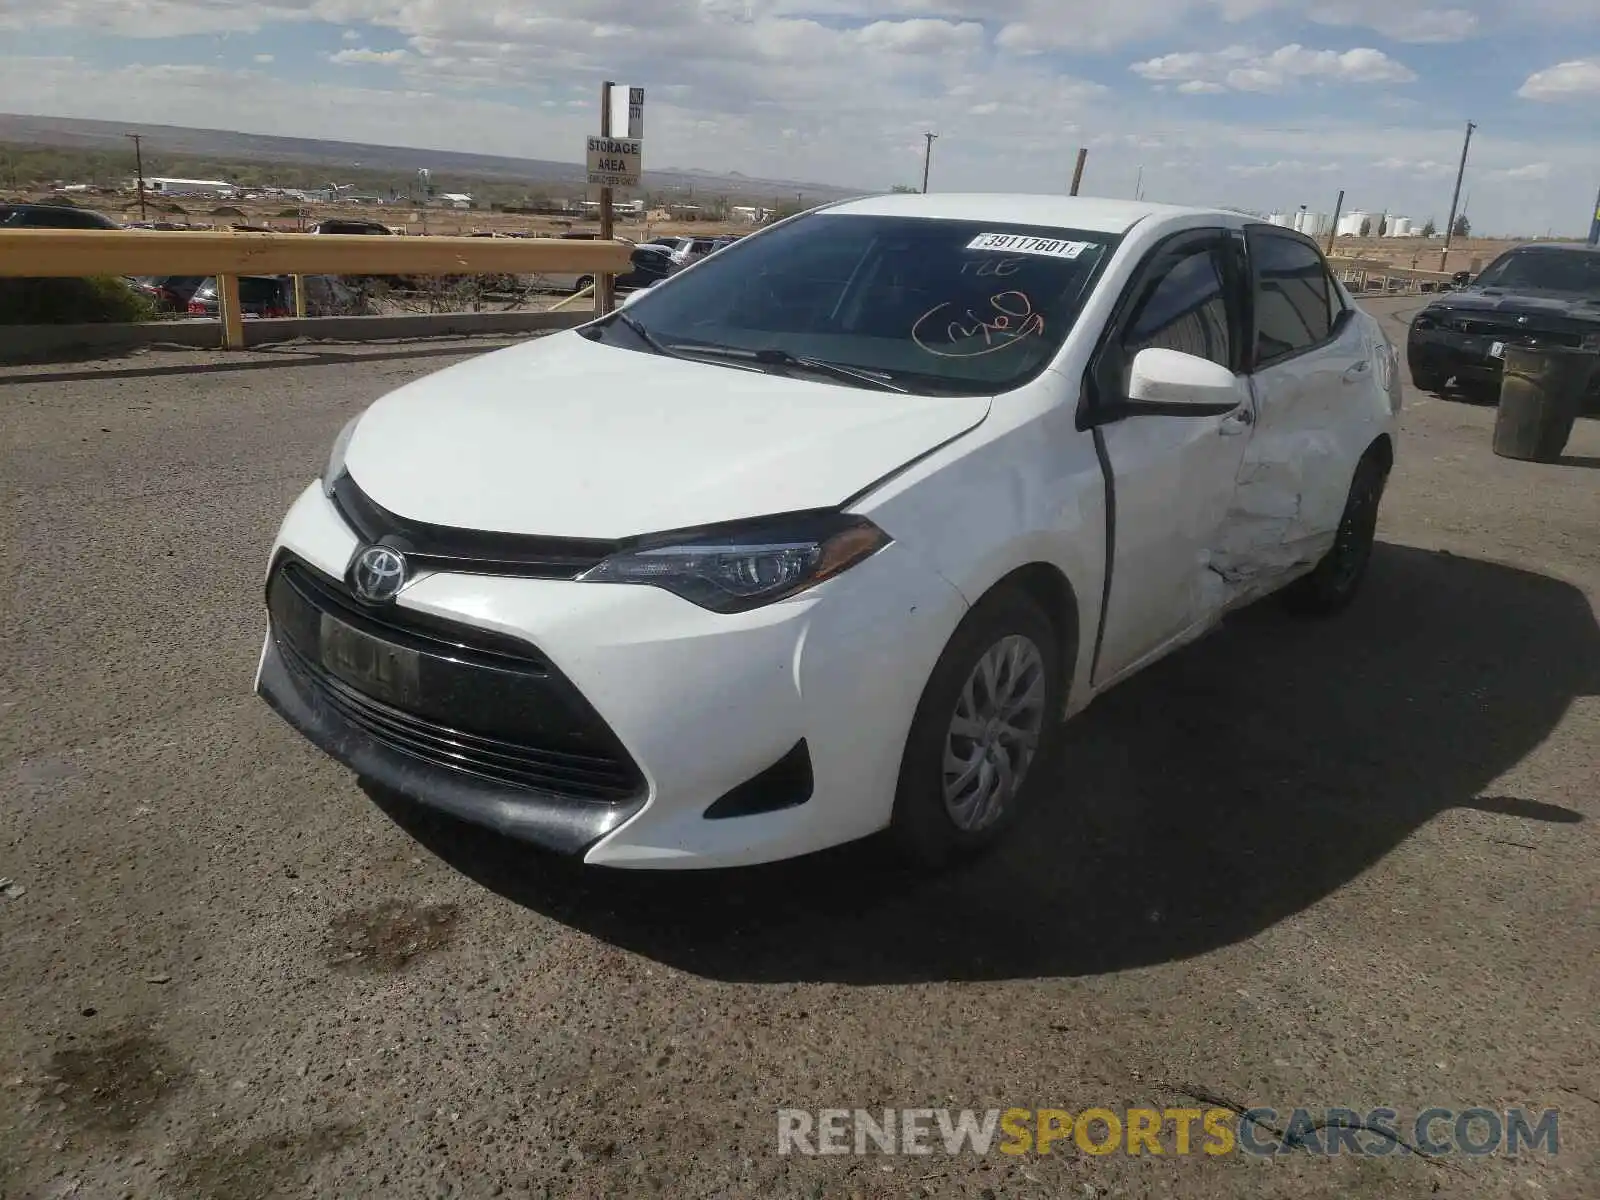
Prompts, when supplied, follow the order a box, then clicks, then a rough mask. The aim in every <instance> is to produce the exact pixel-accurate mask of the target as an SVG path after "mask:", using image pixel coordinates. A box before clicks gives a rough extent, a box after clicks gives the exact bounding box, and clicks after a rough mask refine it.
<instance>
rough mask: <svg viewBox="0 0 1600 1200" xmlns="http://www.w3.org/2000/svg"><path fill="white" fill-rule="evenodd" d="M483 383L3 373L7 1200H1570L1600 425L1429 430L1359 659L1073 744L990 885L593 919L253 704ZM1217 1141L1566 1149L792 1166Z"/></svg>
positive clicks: (587, 909) (754, 891)
mask: <svg viewBox="0 0 1600 1200" xmlns="http://www.w3.org/2000/svg"><path fill="white" fill-rule="evenodd" d="M1416 306H1417V305H1416V302H1415V301H1412V302H1404V301H1401V302H1396V301H1380V302H1375V304H1374V308H1375V309H1376V310H1378V311H1382V312H1384V313H1386V314H1398V315H1397V318H1396V319H1397V320H1398V319H1400V318H1403V316H1404V314H1405V311H1406V310H1407V309H1408V308H1414V307H1416ZM1396 330H1397V332H1398V331H1399V326H1398V324H1397V325H1396ZM495 344H499V343H493V342H482V341H480V342H473V343H461V342H452V343H443V344H408V345H389V346H367V347H358V348H350V347H342V348H328V347H316V346H291V347H284V348H279V349H274V350H270V351H258V352H249V353H241V354H235V355H227V356H224V355H220V354H197V353H181V354H180V353H147V354H142V355H137V356H134V357H130V358H126V359H120V360H117V361H97V362H88V363H73V364H65V365H55V366H46V367H28V368H12V369H5V370H0V431H3V453H4V471H3V482H0V487H3V488H4V496H5V503H4V508H3V513H4V526H3V530H0V570H3V576H4V579H5V593H4V594H5V603H4V606H3V611H0V636H3V645H4V648H5V649H4V653H3V655H0V797H3V799H0V877H4V878H5V879H6V880H8V881H9V882H8V883H5V884H0V947H3V949H0V1197H4V1198H5V1200H20V1198H23V1197H40V1198H43V1197H67V1196H80V1197H94V1198H98V1197H121V1196H134V1197H146V1196H149V1197H172V1198H194V1200H221V1198H224V1197H226V1198H230V1200H232V1198H256V1197H260V1198H266V1197H292V1196H311V1195H317V1196H340V1197H364V1196H372V1197H384V1198H390V1197H413V1196H417V1197H423V1196H428V1197H432V1196H459V1197H476V1196H490V1195H510V1196H522V1195H533V1196H578V1197H601V1196H622V1195H650V1194H655V1195H661V1196H668V1197H688V1196H707V1197H711V1196H718V1197H720V1196H752V1197H766V1196H784V1197H787V1196H797V1197H839V1198H841V1200H842V1198H844V1197H849V1196H859V1197H863V1198H866V1197H890V1196H894V1197H900V1196H973V1197H1056V1196H1080V1195H1081V1196H1085V1197H1091V1196H1126V1197H1139V1196H1196V1197H1217V1198H1222V1197H1230V1198H1231V1197H1278V1196H1289V1197H1298V1196H1306V1197H1309V1196H1327V1195H1338V1196H1350V1197H1411V1196H1433V1195H1438V1196H1444V1197H1457V1196H1483V1197H1520V1196H1527V1197H1557V1198H1559V1197H1574V1198H1576V1197H1580V1196H1589V1197H1593V1196H1595V1195H1600V1139H1597V1130H1600V1083H1597V1082H1596V1081H1597V1078H1600V1071H1597V1069H1596V1068H1597V1065H1600V1030H1597V1018H1596V995H1597V987H1596V983H1597V979H1600V966H1597V964H1600V915H1597V914H1600V904H1597V901H1600V888H1597V880H1600V869H1597V867H1596V862H1597V861H1600V833H1597V830H1600V822H1597V820H1596V818H1597V817H1600V796H1597V793H1596V787H1595V784H1596V764H1597V762H1600V630H1597V626H1596V619H1595V610H1596V602H1597V599H1600V486H1597V485H1600V422H1597V421H1586V422H1583V423H1582V425H1581V427H1580V429H1579V430H1578V432H1577V433H1576V434H1575V435H1574V438H1573V441H1572V444H1571V446H1570V447H1569V451H1568V453H1569V459H1568V461H1567V462H1565V463H1564V464H1562V465H1559V466H1536V465H1530V464H1525V463H1515V462H1509V461H1506V460H1503V459H1498V458H1496V457H1494V456H1493V455H1492V454H1491V453H1490V449H1489V430H1490V427H1491V423H1492V417H1493V414H1492V412H1491V411H1490V410H1488V409H1485V408H1480V407H1474V406H1471V405H1468V404H1465V403H1463V402H1461V401H1459V400H1454V399H1448V398H1434V397H1420V396H1418V395H1416V394H1414V393H1413V394H1409V395H1408V408H1407V410H1406V414H1405V428H1404V434H1403V438H1402V444H1401V446H1400V454H1399V465H1398V466H1397V468H1396V473H1395V477H1394V479H1393V482H1392V485H1391V491H1390V494H1389V496H1388V499H1387V501H1386V506H1385V510H1384V515H1383V521H1382V527H1381V540H1382V545H1381V547H1380V549H1379V551H1378V554H1377V558H1376V560H1375V563H1374V567H1373V571H1372V574H1371V577H1370V580H1369V583H1368V586H1367V589H1366V591H1365V592H1364V593H1363V596H1362V598H1361V600H1360V601H1359V602H1358V604H1357V605H1356V606H1355V607H1354V609H1353V610H1352V611H1350V612H1349V613H1348V614H1346V615H1345V616H1344V617H1342V618H1340V619H1338V620H1335V621H1333V622H1329V623H1322V624H1301V623H1296V622H1294V621H1291V620H1289V619H1288V618H1286V617H1283V616H1281V615H1279V613H1278V611H1277V610H1276V609H1275V608H1274V607H1273V606H1271V605H1266V606H1262V607H1261V608H1260V610H1259V611H1251V612H1248V613H1245V614H1242V615H1240V616H1239V617H1238V618H1236V619H1235V620H1233V621H1231V622H1230V623H1229V624H1228V625H1227V627H1226V628H1224V629H1223V630H1222V631H1220V632H1218V633H1217V634H1215V635H1214V636H1212V637H1210V638H1208V639H1206V640H1205V641H1203V642H1201V643H1200V644H1198V645H1196V646H1194V647H1192V648H1190V649H1188V650H1186V651H1184V652H1183V653H1181V654H1179V655H1176V656H1175V657H1173V658H1172V659H1170V660H1168V661H1167V662H1165V663H1163V664H1161V665H1159V666H1157V667H1155V668H1153V669H1152V670H1150V671H1148V672H1146V673H1145V674H1144V675H1142V676H1140V677H1139V678H1138V679H1136V680H1134V681H1132V682H1130V683H1128V684H1126V685H1125V686H1123V687H1121V688H1119V689H1117V690H1116V691H1115V692H1114V693H1112V694H1110V695H1107V696H1106V697H1104V698H1103V699H1102V700H1100V701H1098V702H1097V703H1096V704H1095V705H1094V706H1093V707H1092V708H1091V709H1090V711H1089V712H1087V713H1085V714H1084V716H1083V717H1082V719H1080V720H1079V721H1077V722H1075V723H1074V725H1073V726H1072V728H1071V730H1070V734H1069V737H1068V739H1067V743H1068V744H1067V745H1066V746H1065V748H1064V750H1063V753H1062V754H1061V755H1060V756H1059V759H1058V761H1057V762H1056V763H1055V764H1053V766H1052V767H1051V771H1052V774H1051V775H1050V777H1049V782H1050V788H1049V794H1050V795H1051V796H1052V797H1053V799H1054V801H1055V803H1053V804H1052V805H1051V807H1050V808H1049V810H1048V813H1047V814H1041V819H1040V822H1039V825H1038V827H1037V832H1036V834H1035V836H1031V837H1029V838H1026V839H1021V840H1018V841H1017V842H1015V843H1014V844H1011V845H1009V846H1008V847H1006V848H1005V849H1004V851H1003V852H1002V853H1000V854H998V855H997V856H995V857H994V858H992V859H990V860H988V861H986V862H984V863H982V864H979V865H977V866H975V867H973V868H970V869H968V870H966V871H964V872H962V873H959V874H956V875H953V876H949V877H946V878H942V879H937V880H932V881H916V880H912V879H908V878H905V877H903V876H901V875H899V874H897V873H896V872H894V871H893V870H891V869H890V868H889V867H887V866H886V865H885V863H884V862H883V861H882V860H881V859H880V857H879V856H878V855H877V854H876V853H875V852H874V850H873V848H871V847H864V848H862V847H858V848H852V849H846V850H844V851H841V852H838V853H834V854H829V855H823V856H819V857H818V858H817V859H814V860H810V861H807V862H804V863H799V864H789V865H784V866H779V867H774V868H767V869H762V870H754V871H743V872H737V873H722V874H707V875H694V876H691V877H685V876H677V875H674V876H648V877H639V876H632V875H629V876H623V877H617V876H614V875H600V874H588V873H583V872H575V871H573V870H572V869H570V868H567V867H564V866H561V865H557V864H553V863H550V862H547V861H544V860H541V859H537V858H535V857H532V856H529V855H527V854H525V853H521V852H518V851H515V850H513V849H511V848H509V847H507V846H505V845H503V844H498V843H496V842H495V841H494V840H493V839H491V838H488V837H485V836H482V835H478V834H475V833H473V832H471V831H468V830H465V829H463V828H461V827H458V826H454V825H451V824H448V823H444V822H440V821H436V820H430V819H428V818H427V817H425V816H422V815H419V814H418V813H416V812H414V811H410V810H398V809H397V810H395V811H393V812H389V813H386V812H384V811H381V810H380V809H379V808H377V807H376V806H374V805H373V804H372V803H371V802H369V801H368V800H367V799H366V798H365V797H364V796H363V795H362V793H361V792H360V791H359V790H358V789H357V787H356V786H355V785H354V783H353V782H352V780H351V779H350V777H349V776H348V775H347V774H346V773H345V772H344V771H343V770H341V769H340V768H338V767H336V766H335V765H334V764H333V763H331V762H329V761H328V760H326V759H324V758H323V757H322V756H321V755H319V754H317V753H315V752H313V751H312V750H311V749H310V748H309V746H307V745H306V744H305V743H303V742H302V741H301V740H300V739H299V738H298V737H297V736H296V735H294V734H293V733H291V732H290V731H289V729H288V728H287V727H286V726H284V724H283V723H282V722H281V721H279V720H278V719H277V718H276V717H274V716H273V715H272V714H271V713H270V712H269V711H268V710H267V708H266V707H265V705H263V704H262V703H261V702H260V701H259V700H257V699H255V698H254V697H253V696H252V695H251V694H250V685H251V676H252V672H253V669H254V666H255V659H256V654H257V651H258V649H259V645H260V638H261V630H262V611H261V597H260V585H261V581H262V570H263V567H264V560H265V554H266V550H267V547H268V545H269V543H270V540H271V537H272V534H273V531H274V528H275V525H276V522H277V520H278V518H279V516H280V514H281V513H282V512H283V511H284V510H285V508H286V507H287V505H288V503H289V501H290V499H291V497H292V496H293V495H294V494H295V493H296V492H297V491H298V490H299V489H300V488H301V487H302V486H304V483H305V482H306V480H307V479H308V478H309V477H310V476H311V475H312V474H313V473H314V472H315V470H316V469H317V468H318V467H319V466H320V465H321V461H322V458H323V456H324V455H325V453H326V449H327V446H328V443H329V442H330V440H331V439H332V437H333V435H334V433H335V431H336V430H337V429H338V428H339V426H340V425H341V424H342V423H343V422H344V420H345V419H346V418H347V417H348V416H349V415H350V414H352V413H354V412H356V411H357V410H359V409H360V408H361V407H362V406H364V405H365V404H366V403H368V402H369V401H371V400H373V399H375V398H376V397H377V396H379V395H380V394H382V393H383V392H385V391H387V390H389V389H391V388H393V387H395V386H397V385H398V384H400V383H403V382H405V381H406V380H409V379H412V378H415V377H416V376H418V375H421V374H424V373H426V372H428V371H431V370H434V369H436V368H438V367H441V366H443V365H445V364H447V363H449V362H452V361H455V360H457V359H459V358H461V357H464V356H467V355H470V354H474V353H479V352H481V351H482V350H483V349H484V348H485V347H486V346H491V345H495ZM1197 1096H1198V1097H1202V1098H1204V1099H1205V1102H1206V1103H1213V1102H1214V1099H1213V1098H1215V1099H1217V1100H1226V1101H1227V1102H1228V1103H1237V1104H1240V1105H1246V1106H1248V1105H1252V1104H1262V1105H1271V1106H1273V1107H1276V1108H1278V1109H1279V1110H1280V1111H1285V1112H1286V1111H1287V1110H1289V1109H1292V1108H1293V1107H1295V1106H1296V1105H1310V1106H1318V1107H1321V1106H1328V1105H1348V1106H1350V1107H1352V1108H1355V1109H1359V1110H1362V1111H1366V1110H1368V1109H1371V1108H1373V1107H1377V1106H1382V1105H1387V1106H1390V1107H1393V1108H1396V1109H1399V1110H1401V1112H1402V1113H1407V1114H1414V1113H1416V1112H1417V1111H1419V1110H1421V1109H1423V1108H1426V1107H1428V1106H1430V1105H1440V1106H1443V1107H1450V1108H1458V1109H1459V1108H1466V1107H1470V1106H1474V1105H1480V1104H1481V1105H1485V1106H1488V1107H1491V1108H1501V1109H1504V1108H1505V1107H1506V1106H1508V1105H1516V1104H1524V1105H1528V1106H1531V1107H1534V1108H1544V1107H1546V1106H1551V1107H1557V1108H1559V1109H1560V1110H1561V1112H1562V1121H1563V1124H1562V1126H1561V1131H1560V1152H1559V1154H1557V1155H1555V1156H1553V1157H1552V1156H1548V1155H1546V1154H1544V1153H1537V1154H1534V1155H1524V1156H1523V1157H1521V1158H1517V1159H1511V1158H1507V1157H1504V1156H1493V1157H1488V1158H1477V1159H1466V1158H1453V1159H1449V1160H1446V1161H1443V1162H1434V1161H1428V1160H1425V1159H1422V1158H1419V1157H1416V1156H1402V1155H1395V1156H1390V1157H1383V1158H1361V1159H1358V1158H1353V1157H1351V1156H1350V1155H1348V1154H1346V1155H1343V1156H1340V1157H1333V1158H1327V1157H1321V1158H1318V1157H1313V1156H1311V1155H1309V1154H1305V1153H1297V1154H1291V1155H1288V1156H1284V1157H1280V1158H1277V1159H1272V1160H1259V1159H1248V1158H1245V1157H1242V1156H1238V1155H1234V1156H1228V1157H1223V1158H1211V1157H1206V1156H1203V1155H1194V1156H1188V1157H1180V1156H1177V1155H1174V1154H1170V1153H1169V1154H1167V1155H1165V1156H1162V1157H1153V1156H1149V1155H1143V1156H1138V1157H1130V1156H1127V1155H1124V1154H1117V1155H1111V1156H1107V1157H1090V1156H1086V1155H1084V1154H1081V1153H1077V1152H1072V1151H1069V1152H1068V1153H1055V1154H1051V1155H1049V1156H1034V1155H1029V1156H1024V1157H1020V1158H1011V1157H1007V1156H1004V1155H999V1154H993V1155H989V1156H986V1157H978V1156H970V1155H969V1156H957V1157H951V1156H948V1155H945V1154H943V1153H942V1152H940V1153H937V1154H934V1155H932V1156H930V1157H926V1158H910V1157H884V1156H868V1157H862V1158H857V1157H854V1156H846V1157H842V1158H833V1157H830V1158H805V1157H797V1156H789V1157H780V1156H779V1155H778V1154H777V1153H776V1142H777V1138H776V1116H775V1110H776V1109H778V1108H779V1107H798V1108H807V1109H818V1108H824V1107H844V1108H856V1107H863V1108H881V1107H883V1106H895V1107H899V1106H921V1105H927V1106H943V1105H951V1106H954V1107H956V1108H963V1107H970V1108H977V1109H986V1108H990V1107H1001V1108H1004V1107H1010V1106H1022V1107H1044V1106H1050V1107H1059V1108H1063V1109H1068V1110H1071V1111H1074V1112H1076V1111H1080V1110H1082V1109H1085V1108H1088V1107H1091V1106H1106V1107H1109V1108H1113V1109H1116V1108H1120V1107H1123V1106H1126V1105H1150V1106H1153V1107H1158V1108H1159V1107H1170V1106H1174V1105H1178V1106H1182V1105H1185V1104H1191V1103H1194V1102H1195V1101H1194V1100H1193V1099H1192V1098H1193V1097H1197ZM1169 1145H1170V1143H1169ZM1058 1149H1059V1148H1058Z"/></svg>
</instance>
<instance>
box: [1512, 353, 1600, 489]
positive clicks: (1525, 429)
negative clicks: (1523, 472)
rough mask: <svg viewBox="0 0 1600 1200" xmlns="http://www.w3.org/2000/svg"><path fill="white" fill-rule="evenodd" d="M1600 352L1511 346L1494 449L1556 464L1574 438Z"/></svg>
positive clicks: (1527, 458) (1531, 460) (1530, 460)
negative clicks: (1574, 424)
mask: <svg viewBox="0 0 1600 1200" xmlns="http://www.w3.org/2000/svg"><path fill="white" fill-rule="evenodd" d="M1596 364H1600V354H1596V353H1595V352H1594V351H1592V350H1576V349H1570V348H1568V347H1565V346H1540V347H1533V346H1507V347H1506V365H1505V373H1504V375H1503V376H1502V378H1501V381H1500V408H1499V411H1498V412H1497V413H1496V414H1495V421H1494V452H1495V453H1496V454H1498V455H1499V456H1500V457H1501V458H1518V459H1522V460H1523V461H1525V462H1544V463H1548V462H1555V461H1556V460H1557V459H1559V458H1560V457H1561V452H1562V451H1563V450H1565V449H1566V446H1567V439H1568V438H1569V437H1571V436H1572V425H1573V422H1574V421H1576V420H1577V419H1578V414H1579V412H1580V411H1581V410H1582V407H1583V402H1584V396H1585V394H1586V393H1587V392H1588V390H1589V381H1590V379H1591V378H1592V376H1593V374H1594V371H1595V367H1596Z"/></svg>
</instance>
